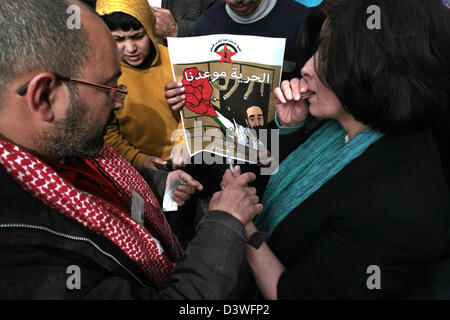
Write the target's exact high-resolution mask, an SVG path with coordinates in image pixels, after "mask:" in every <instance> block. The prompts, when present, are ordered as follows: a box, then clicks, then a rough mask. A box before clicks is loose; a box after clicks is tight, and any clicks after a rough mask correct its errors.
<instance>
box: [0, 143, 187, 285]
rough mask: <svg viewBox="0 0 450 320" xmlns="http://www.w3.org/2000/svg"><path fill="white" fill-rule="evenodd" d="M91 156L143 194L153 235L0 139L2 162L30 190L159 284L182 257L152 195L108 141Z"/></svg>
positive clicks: (124, 187) (123, 186)
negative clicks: (104, 240) (110, 244)
mask: <svg viewBox="0 0 450 320" xmlns="http://www.w3.org/2000/svg"><path fill="white" fill-rule="evenodd" d="M89 160H90V161H91V162H92V163H93V164H94V165H95V166H96V167H97V168H98V169H99V170H101V171H102V172H103V173H104V174H105V175H106V176H107V177H108V178H110V180H111V181H113V182H114V183H115V185H116V187H117V188H118V189H119V190H120V191H121V192H122V193H123V194H124V195H126V196H127V197H128V199H130V198H131V194H132V192H133V190H135V191H137V192H138V193H139V194H140V195H141V196H142V197H143V198H144V200H145V218H146V220H147V222H148V223H149V224H150V225H151V226H152V230H151V232H152V234H153V236H152V234H150V232H149V231H148V230H146V229H145V228H144V227H142V226H141V225H139V224H138V223H136V222H135V221H134V220H133V219H132V218H130V217H129V216H128V215H127V213H125V212H122V211H121V210H119V209H118V208H116V207H115V206H113V205H110V204H109V203H108V202H107V201H105V200H103V199H101V198H99V197H96V196H93V195H91V194H89V193H87V192H84V191H81V190H79V189H77V188H76V187H74V186H73V185H72V184H70V183H68V182H67V181H66V180H65V179H63V178H62V177H61V176H59V175H58V174H57V173H56V172H55V171H54V170H53V169H52V168H51V167H50V166H48V165H47V164H45V163H44V162H42V161H41V160H39V159H38V158H36V157H35V156H33V155H31V154H29V153H28V152H26V151H24V150H23V149H21V148H20V147H18V146H16V145H14V144H12V143H10V142H8V141H6V140H4V139H2V138H0V163H1V165H3V166H4V167H5V168H6V170H7V172H8V173H9V174H10V175H11V176H12V177H13V178H14V179H15V180H16V181H17V182H18V183H19V184H20V185H21V186H22V187H23V188H24V189H25V190H26V191H27V192H28V193H30V194H31V195H32V196H33V197H35V198H36V199H38V200H39V201H42V202H43V203H45V204H46V205H48V206H49V207H51V208H53V209H54V210H57V211H59V212H61V213H63V214H64V215H66V216H68V217H70V218H72V219H74V220H75V221H77V222H79V223H81V224H82V225H84V226H85V227H87V228H89V229H91V230H93V231H94V232H96V233H98V234H100V235H102V236H104V237H105V238H107V239H109V240H110V241H112V242H114V243H115V244H116V245H117V246H119V247H120V248H121V249H122V250H123V251H124V252H125V253H126V254H127V255H128V256H129V257H130V258H131V259H132V260H134V261H135V262H136V263H137V264H138V265H139V266H140V268H141V269H142V270H143V271H144V272H145V273H146V274H147V275H148V276H149V278H150V280H151V281H152V282H153V283H154V284H155V285H157V286H160V285H162V284H163V283H164V282H165V281H166V279H167V275H168V273H169V272H170V271H171V269H172V268H173V263H172V261H174V262H175V261H177V260H179V259H181V258H182V256H183V252H182V249H181V247H180V245H179V243H178V241H177V239H176V237H175V235H174V234H173V233H172V231H171V229H170V226H169V224H168V223H167V220H166V219H165V216H164V213H163V212H162V210H161V207H160V206H159V203H158V201H157V199H156V197H155V195H154V193H153V192H152V190H151V189H150V187H149V186H148V184H147V183H146V182H145V180H144V179H143V178H142V176H141V175H140V174H139V173H138V172H137V171H136V170H135V169H134V168H133V167H132V166H131V164H130V163H128V162H127V161H126V160H125V159H124V158H123V157H122V156H121V155H119V154H118V153H117V152H116V151H115V150H114V149H113V148H112V147H110V146H109V145H108V144H105V146H104V147H103V149H102V150H101V151H100V152H99V153H97V154H96V155H95V156H94V157H92V158H89ZM155 238H157V240H156V239H155ZM160 244H161V245H162V247H163V248H164V250H165V252H164V251H163V249H162V248H161V245H160Z"/></svg>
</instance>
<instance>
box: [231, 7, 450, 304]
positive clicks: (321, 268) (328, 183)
mask: <svg viewBox="0 0 450 320" xmlns="http://www.w3.org/2000/svg"><path fill="white" fill-rule="evenodd" d="M369 7H370V8H371V9H374V10H375V11H369V10H368V8H369ZM318 10H319V11H318V13H313V14H312V15H311V17H310V20H309V21H308V22H307V23H306V24H305V25H306V27H305V29H304V30H303V32H306V33H308V34H307V36H305V37H304V38H303V40H305V39H306V40H305V44H306V43H309V46H311V45H312V46H314V47H315V48H314V50H311V47H310V48H309V49H310V51H309V52H311V53H312V52H315V53H314V55H313V56H312V57H309V59H308V60H307V62H306V63H305V64H304V66H303V68H302V69H301V74H302V79H293V80H291V81H284V82H283V83H282V85H281V88H277V89H275V93H276V98H275V104H276V109H277V116H276V122H277V124H278V126H279V128H280V134H281V135H282V137H281V139H282V140H281V141H280V148H281V149H282V152H281V154H288V155H287V156H286V157H285V158H284V159H280V160H282V162H281V163H280V166H279V170H278V172H277V173H276V174H275V175H272V176H271V177H270V180H269V182H268V184H267V186H266V188H265V192H264V196H263V201H262V203H263V205H264V209H263V212H262V213H261V214H260V215H259V216H258V217H257V218H256V219H255V223H254V224H249V226H248V227H247V236H248V237H249V239H251V240H250V243H252V244H253V247H252V246H250V245H248V246H247V258H248V261H249V264H250V267H251V268H252V271H253V273H254V277H255V280H256V283H257V285H258V287H259V289H260V292H261V293H262V294H263V296H264V297H265V298H267V299H277V298H278V299H335V298H343V299H355V298H357V299H377V298H404V297H406V295H407V294H408V293H410V292H411V291H413V290H417V289H418V288H421V287H422V285H423V284H424V281H425V276H426V273H427V270H428V268H430V267H431V266H433V264H435V263H436V262H437V261H438V260H439V259H441V258H442V257H443V256H444V252H445V250H446V249H449V246H448V243H447V241H448V240H447V230H448V228H449V212H450V208H449V192H448V188H447V185H446V181H445V178H444V175H443V171H442V167H441V165H440V160H439V153H438V149H437V147H436V144H435V142H434V139H433V137H432V134H431V130H430V128H431V126H432V123H433V121H434V119H435V118H436V117H437V116H439V115H440V114H441V113H442V112H444V111H445V110H444V109H445V108H447V106H448V103H447V94H448V92H449V84H450V81H449V75H450V70H449V61H450V57H449V43H450V42H449V35H450V30H449V24H448V21H450V20H449V12H448V10H446V9H445V8H444V7H443V5H442V3H441V2H440V0H429V1H423V0H396V1H392V0H340V1H327V0H325V2H324V3H323V5H322V6H321V7H320V8H319V9H318ZM368 12H371V13H368ZM376 12H378V16H373V14H377V13H376ZM371 17H372V18H378V19H380V22H381V24H380V25H381V28H379V29H371V28H369V26H368V23H367V20H368V19H369V18H371ZM318 25H320V26H321V28H317V26H318ZM314 35H315V36H314ZM306 49H308V48H306ZM305 52H308V51H307V50H306V51H305ZM311 116H312V117H315V118H319V119H322V121H320V122H319V125H318V126H316V128H315V130H314V131H313V132H312V133H311V134H310V135H309V136H307V134H306V130H305V127H306V126H305V121H306V122H307V121H308V120H307V118H308V117H311ZM283 134H287V135H283ZM293 136H294V137H297V141H298V142H297V144H296V145H295V146H293V145H290V144H289V143H285V140H283V139H290V141H292V137H293ZM286 149H288V150H286ZM235 170H236V171H235V172H234V173H233V174H234V176H237V175H238V174H239V172H237V171H238V169H235ZM233 174H232V173H231V172H230V171H229V170H228V171H227V172H226V174H225V176H224V181H223V183H227V182H228V181H230V180H232V179H233V178H234V176H233ZM257 230H261V231H264V232H266V233H267V235H268V241H267V244H266V243H264V242H262V240H261V239H262V238H261V237H260V236H259V235H258V234H256V233H255V232H256V231H257ZM253 235H254V236H253ZM258 240H259V241H258ZM255 247H257V248H255Z"/></svg>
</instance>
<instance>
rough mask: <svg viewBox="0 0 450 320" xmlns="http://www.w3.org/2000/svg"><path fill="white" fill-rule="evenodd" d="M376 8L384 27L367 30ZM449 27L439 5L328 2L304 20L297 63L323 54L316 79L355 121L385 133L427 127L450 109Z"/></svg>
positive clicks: (426, 0) (424, 1) (432, 1)
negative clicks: (332, 92) (314, 54)
mask: <svg viewBox="0 0 450 320" xmlns="http://www.w3.org/2000/svg"><path fill="white" fill-rule="evenodd" d="M373 5H375V6H377V7H378V8H379V18H380V21H381V25H380V28H379V29H371V28H370V24H369V25H368V20H369V18H370V17H371V16H372V15H373V14H374V13H368V8H369V7H370V6H373ZM369 12H370V11H369ZM324 21H326V23H325V24H324V27H323V28H322V30H321V29H320V27H319V26H322V25H323V23H324ZM449 21H450V15H449V9H448V8H446V7H445V6H444V5H443V4H442V2H441V1H440V0H325V1H324V2H323V4H322V5H321V6H320V7H319V8H317V9H315V10H313V13H312V14H311V16H310V17H309V18H308V20H307V21H306V22H305V25H304V28H303V31H302V33H301V35H300V37H299V39H298V44H299V47H300V50H299V52H301V53H300V54H299V59H300V60H302V62H303V63H304V62H306V60H307V59H308V58H309V57H311V56H312V54H313V53H314V52H315V51H316V49H318V50H319V55H318V59H316V69H317V71H318V74H319V77H321V79H322V80H323V82H324V83H325V84H327V85H328V86H329V87H330V88H331V89H332V90H333V91H334V93H335V94H336V96H337V97H338V98H339V100H340V101H341V102H342V104H343V105H344V108H345V109H346V111H347V112H349V113H351V114H352V115H353V116H354V117H355V119H356V120H358V121H361V122H363V123H365V124H367V125H369V126H370V127H372V128H374V129H378V130H380V131H382V132H386V133H394V132H407V131H414V130H420V129H424V128H429V127H431V125H432V123H433V121H434V120H435V118H436V117H437V116H440V115H442V113H443V112H447V109H448V99H449V96H448V95H449V91H450V65H449V64H450V23H449Z"/></svg>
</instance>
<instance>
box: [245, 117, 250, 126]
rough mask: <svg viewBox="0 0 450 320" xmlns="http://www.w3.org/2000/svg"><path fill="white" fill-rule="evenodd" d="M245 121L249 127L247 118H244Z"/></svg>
mask: <svg viewBox="0 0 450 320" xmlns="http://www.w3.org/2000/svg"><path fill="white" fill-rule="evenodd" d="M245 123H246V124H247V127H250V125H249V124H248V120H247V119H245Z"/></svg>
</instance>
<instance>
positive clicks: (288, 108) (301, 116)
mask: <svg viewBox="0 0 450 320" xmlns="http://www.w3.org/2000/svg"><path fill="white" fill-rule="evenodd" d="M306 92H308V85H307V84H306V82H305V81H304V80H301V79H298V78H294V79H292V80H290V81H287V80H284V81H283V82H282V83H281V88H279V87H277V88H275V90H274V93H275V109H276V110H277V114H278V119H279V120H280V124H281V125H282V126H285V127H295V126H298V125H299V124H301V123H302V122H304V121H305V120H306V118H307V117H308V115H309V109H308V104H307V103H306V101H305V100H302V99H301V95H302V94H304V93H306Z"/></svg>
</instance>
